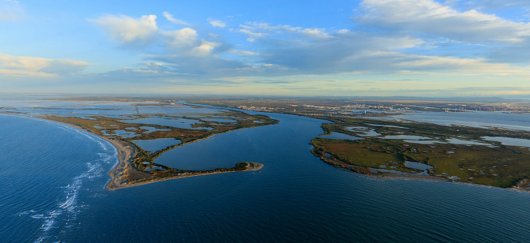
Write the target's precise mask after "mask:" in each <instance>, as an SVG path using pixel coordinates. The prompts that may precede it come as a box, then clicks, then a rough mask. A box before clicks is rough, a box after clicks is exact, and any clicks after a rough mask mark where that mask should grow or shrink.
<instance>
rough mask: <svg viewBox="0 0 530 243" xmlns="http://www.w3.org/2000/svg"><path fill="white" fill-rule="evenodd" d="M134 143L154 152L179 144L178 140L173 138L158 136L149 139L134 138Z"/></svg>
mask: <svg viewBox="0 0 530 243" xmlns="http://www.w3.org/2000/svg"><path fill="white" fill-rule="evenodd" d="M133 142H134V143H135V144H136V145H138V146H140V148H142V149H143V150H145V151H148V152H156V151H159V150H162V149H165V148H167V147H169V146H173V145H176V144H180V143H181V142H180V140H177V139H174V138H159V139H150V140H134V141H133Z"/></svg>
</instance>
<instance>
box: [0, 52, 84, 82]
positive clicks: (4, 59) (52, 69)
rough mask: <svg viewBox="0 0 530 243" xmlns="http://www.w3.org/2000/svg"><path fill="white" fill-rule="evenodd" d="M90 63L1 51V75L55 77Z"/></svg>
mask: <svg viewBox="0 0 530 243" xmlns="http://www.w3.org/2000/svg"><path fill="white" fill-rule="evenodd" d="M87 65H88V63H86V62H84V61H76V60H57V59H49V58H41V57H28V56H14V55H8V54H1V53H0V76H6V77H27V78H32V77H33V78H53V77H59V76H64V75H70V74H73V73H77V72H79V71H81V70H83V69H84V68H85V67H86V66H87Z"/></svg>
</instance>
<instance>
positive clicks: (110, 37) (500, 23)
mask: <svg viewBox="0 0 530 243" xmlns="http://www.w3.org/2000/svg"><path fill="white" fill-rule="evenodd" d="M0 93H66V94H198V95H201V94H205V95H208V94H212V95H214V94H215V95H251V96H253V95H255V96H259V95H279V96H421V97H450V96H473V97H476V96H498V97H512V96H525V95H530V1H528V0H327V1H317V0H303V1H302V0H291V1H285V0H268V1H228V0H227V1H214V0H211V1H206V0H195V1H169V0H153V1H134V0H129V1H117V0H92V1H83V2H82V1H67V0H54V1H38V0H0Z"/></svg>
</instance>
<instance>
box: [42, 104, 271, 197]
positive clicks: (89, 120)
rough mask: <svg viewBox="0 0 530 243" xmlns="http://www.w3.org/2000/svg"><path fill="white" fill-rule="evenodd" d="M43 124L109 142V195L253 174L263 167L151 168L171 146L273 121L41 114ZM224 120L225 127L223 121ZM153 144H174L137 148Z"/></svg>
mask: <svg viewBox="0 0 530 243" xmlns="http://www.w3.org/2000/svg"><path fill="white" fill-rule="evenodd" d="M41 117H42V118H44V119H47V120H52V121H56V122H60V123H65V124H68V125H71V126H73V127H76V128H78V129H82V130H84V131H87V132H90V133H93V134H95V135H97V136H100V137H102V138H103V139H105V140H107V141H108V142H110V143H111V144H112V145H113V146H114V147H115V148H116V150H117V153H118V163H117V164H116V166H115V167H114V168H113V169H112V170H111V171H110V172H109V175H110V177H111V179H110V181H109V182H108V184H107V188H108V189H109V190H116V189H121V188H125V187H131V186H138V185H144V184H148V183H154V182H158V181H165V180H171V179H179V178H187V177H194V176H205V175H213V174H220V173H231V172H244V171H257V170H260V169H261V168H263V164H261V163H257V162H248V161H243V162H237V163H235V165H234V166H233V167H230V168H217V169H211V170H183V169H178V168H172V167H169V166H166V165H163V164H159V163H156V162H155V161H156V159H157V158H158V157H159V156H161V155H162V154H163V153H165V152H167V151H169V150H172V149H174V148H176V147H179V146H183V145H185V144H189V143H192V142H196V141H199V140H201V139H206V138H208V137H210V136H213V135H215V134H220V133H225V132H229V131H233V130H236V129H242V128H251V127H257V126H265V125H271V124H275V123H277V122H278V121H276V120H274V119H271V118H269V117H267V116H263V115H249V114H246V113H244V112H239V111H223V112H221V113H219V114H201V115H199V116H193V117H191V116H174V115H168V114H163V113H156V114H154V113H153V114H136V115H127V117H115V116H114V117H113V116H104V115H91V116H65V115H43V116H41ZM153 119H154V120H155V121H158V120H156V119H162V121H174V122H180V121H182V120H185V121H189V120H193V121H194V122H193V123H192V124H191V125H189V127H185V128H183V127H176V126H171V125H162V124H161V123H158V124H156V123H157V122H143V121H151V120H153ZM227 120H229V121H230V122H226V121H227ZM157 139H174V141H175V143H173V144H171V145H168V146H163V147H161V148H159V149H157V150H154V151H148V150H146V149H144V148H142V147H141V146H139V145H138V144H139V142H141V141H156V140H157Z"/></svg>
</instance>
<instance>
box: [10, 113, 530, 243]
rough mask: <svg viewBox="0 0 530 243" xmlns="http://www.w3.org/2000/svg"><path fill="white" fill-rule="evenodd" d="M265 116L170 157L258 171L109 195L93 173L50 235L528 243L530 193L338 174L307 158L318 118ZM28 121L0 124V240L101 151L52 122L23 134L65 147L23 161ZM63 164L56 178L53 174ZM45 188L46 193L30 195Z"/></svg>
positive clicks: (25, 225)
mask: <svg viewBox="0 0 530 243" xmlns="http://www.w3.org/2000/svg"><path fill="white" fill-rule="evenodd" d="M268 115H270V116H272V117H273V118H275V119H279V120H280V123H279V124H276V125H271V126H264V127H257V128H249V129H242V130H236V131H233V132H229V133H224V134H219V135H216V136H214V137H212V138H210V139H206V140H201V141H200V142H197V143H193V144H189V145H186V146H183V147H180V148H178V149H175V150H174V151H171V152H169V153H167V154H168V156H169V155H171V156H169V157H167V159H171V160H172V161H174V162H175V165H185V166H189V167H201V166H203V167H216V166H225V165H233V164H234V163H235V162H237V161H258V162H261V163H263V164H264V165H265V167H264V168H263V169H262V170H261V171H259V172H247V173H231V174H220V175H213V176H204V177H194V178H187V179H181V180H172V181H166V182H160V183H154V184H149V185H145V186H139V187H133V188H128V189H123V190H118V191H112V192H109V191H105V190H103V189H102V185H103V184H104V183H105V182H106V180H107V178H106V176H103V177H94V179H93V180H92V181H86V182H84V183H82V184H81V186H80V187H79V188H80V189H79V190H78V191H79V196H78V197H77V205H83V207H80V210H79V211H78V212H77V213H76V214H75V215H76V216H75V217H74V218H73V219H71V220H69V221H62V219H59V218H57V219H56V225H62V224H66V222H68V224H69V225H72V227H71V228H68V230H64V231H60V230H57V231H53V232H50V233H49V235H50V236H51V237H52V239H61V240H63V241H67V242H97V241H122V242H123V241H177V242H189V241H203V242H204V241H205V242H212V241H230V242H270V241H293V242H302V241H357V242H359V241H361V242H373V241H414V242H425V241H467V242H469V241H473V242H477V241H478V242H483V241H523V242H525V241H528V240H530V231H528V229H529V228H530V203H528V202H529V201H530V194H529V193H520V192H515V191H511V190H503V189H496V188H489V187H481V186H472V185H465V184H458V183H447V182H433V181H418V180H391V179H386V180H383V179H375V178H371V177H367V176H363V175H358V174H354V173H351V172H348V171H344V170H339V169H336V168H334V167H331V166H328V165H327V164H325V163H323V162H322V161H320V160H319V159H318V158H316V157H314V156H313V155H312V154H311V153H310V150H311V146H310V144H309V141H310V140H311V139H312V138H313V137H316V136H319V135H320V134H321V133H322V130H321V128H320V125H321V122H322V121H319V120H314V119H309V118H303V117H298V116H290V115H281V114H268ZM26 126H30V127H31V126H32V127H38V126H35V125H34V124H33V123H31V124H25V123H22V122H16V123H14V124H9V123H4V122H2V123H0V129H3V130H0V131H5V130H8V131H19V132H18V134H17V132H10V133H2V134H8V135H7V136H3V137H2V138H0V139H2V140H1V141H2V143H5V144H11V145H10V146H7V147H8V148H18V150H15V151H13V152H8V151H11V150H10V149H5V148H6V146H0V149H3V151H2V153H0V154H2V156H4V157H3V159H2V160H0V162H2V163H6V162H4V161H12V162H11V163H10V164H9V165H10V166H9V168H10V169H9V171H10V172H9V173H12V174H11V177H9V178H10V179H9V180H8V181H11V180H15V182H13V183H10V184H9V185H10V186H4V184H3V183H2V184H0V188H1V190H2V192H3V193H2V194H0V196H1V197H3V198H2V200H0V204H2V207H0V214H2V216H8V217H9V216H10V218H9V220H8V221H6V220H2V221H0V235H1V236H2V238H3V239H4V241H27V240H28V239H30V240H33V239H36V238H37V237H38V236H40V234H41V231H42V230H40V229H39V227H40V225H41V224H42V220H41V221H39V220H38V219H32V218H31V217H29V216H28V217H23V216H21V217H18V216H14V215H15V214H16V213H18V212H19V211H20V210H23V212H24V211H25V210H29V209H38V210H37V211H38V212H48V211H50V210H53V209H54V208H57V201H60V200H61V199H63V197H64V193H65V190H64V188H63V187H64V186H66V185H68V184H71V182H72V180H73V178H76V177H77V176H79V175H81V174H82V173H84V172H86V171H87V167H86V161H91V160H92V159H97V158H98V156H97V155H95V154H96V153H97V152H103V149H101V148H100V147H98V146H99V145H98V143H97V142H95V141H94V140H91V139H88V138H83V137H79V138H78V137H76V136H75V135H72V134H70V133H69V132H66V133H61V132H59V130H60V129H57V128H55V126H51V127H49V128H47V129H51V130H47V131H44V130H45V128H36V129H35V130H36V131H34V130H30V132H29V133H28V134H26V135H25V136H27V137H29V138H31V139H34V138H32V133H31V132H38V131H39V130H42V129H44V130H43V132H42V133H39V135H40V138H39V139H44V140H52V141H55V142H59V144H55V143H49V146H43V148H40V149H45V150H46V151H48V153H51V151H57V150H58V148H63V149H62V150H59V151H60V152H57V153H52V154H49V155H48V156H40V157H39V159H31V160H28V159H27V158H35V156H30V157H27V158H25V157H20V156H27V155H26V154H28V153H26V154H21V152H22V151H28V148H31V147H28V145H30V144H31V143H30V141H31V139H29V138H28V140H27V141H26V140H24V139H21V138H19V137H20V136H21V134H25V132H23V131H24V129H27V127H26ZM42 126H45V125H42ZM61 131H62V130H61ZM59 138H60V139H59ZM68 139H72V140H74V141H76V139H79V141H78V142H74V141H69V140H68ZM17 141H20V142H17ZM62 141H65V142H64V143H62ZM13 143H16V144H13ZM28 143H29V144H28ZM75 146H88V148H86V150H85V149H83V150H81V151H86V153H85V152H83V153H79V152H77V153H74V152H72V148H73V147H74V148H75ZM22 149H23V150H22ZM94 150H95V151H94ZM94 152H96V153H94ZM36 153H38V151H35V152H32V154H33V155H35V154H36ZM160 159H162V157H161V158H160ZM21 161H26V162H25V163H21ZM61 161H62V162H61ZM59 168H60V169H61V173H52V172H53V171H57V170H58V169H59ZM42 171H45V172H47V173H42ZM50 171H51V172H50ZM0 173H6V172H4V171H2V172H0ZM27 173H32V174H33V175H41V176H37V177H36V178H38V179H39V180H41V181H40V183H37V182H36V181H33V180H34V179H35V178H34V177H35V176H32V177H26V176H23V175H24V174H27ZM2 175H3V174H2ZM55 177H57V178H59V179H56V178H55ZM60 178H64V180H61V179H60ZM24 180H27V181H24ZM6 190H7V191H9V192H10V193H5V192H6ZM40 190H44V191H48V194H46V195H50V196H49V197H47V196H44V197H33V195H32V194H31V193H28V191H37V192H38V191H40ZM52 192H55V193H56V195H55V196H53V195H54V194H53V193H52ZM5 195H9V199H6V198H5V197H6V196H5ZM57 198H59V200H56V199H57ZM6 202H8V204H7V205H9V202H16V203H15V204H23V206H19V209H17V210H13V209H12V208H13V205H10V207H11V208H9V210H7V209H5V205H6ZM33 220H35V221H33Z"/></svg>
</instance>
